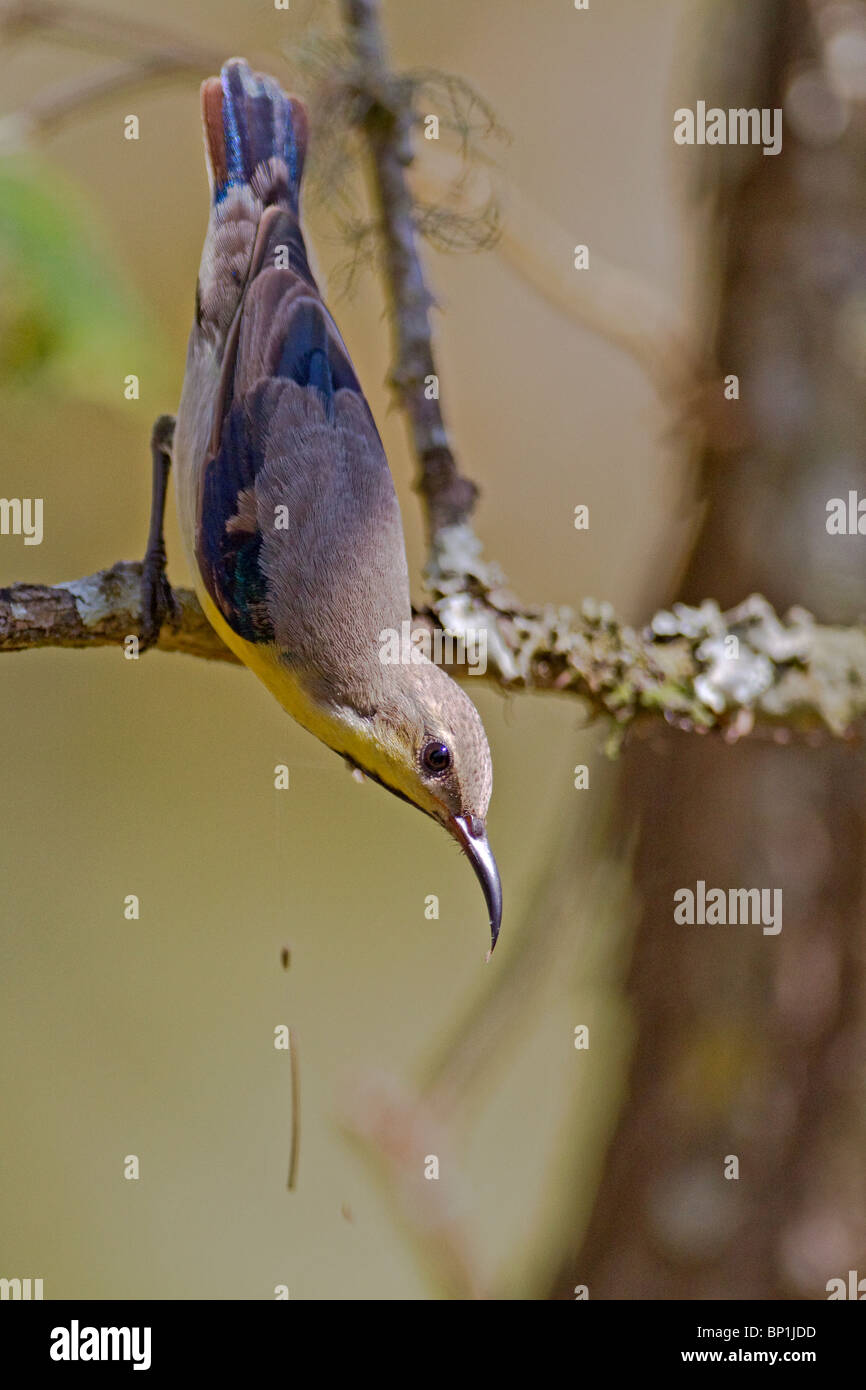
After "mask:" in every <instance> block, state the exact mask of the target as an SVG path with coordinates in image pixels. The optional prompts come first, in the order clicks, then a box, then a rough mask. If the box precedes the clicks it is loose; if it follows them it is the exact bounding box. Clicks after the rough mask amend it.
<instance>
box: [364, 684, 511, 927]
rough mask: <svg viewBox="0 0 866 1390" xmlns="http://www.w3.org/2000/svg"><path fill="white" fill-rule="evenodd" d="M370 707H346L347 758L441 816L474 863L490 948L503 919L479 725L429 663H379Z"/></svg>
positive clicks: (463, 698)
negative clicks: (380, 674)
mask: <svg viewBox="0 0 866 1390" xmlns="http://www.w3.org/2000/svg"><path fill="white" fill-rule="evenodd" d="M383 672H384V673H385V674H384V676H383V680H382V684H381V688H380V692H379V698H377V701H376V704H375V707H374V708H373V709H368V710H365V711H364V712H363V713H359V712H358V711H357V710H345V709H344V711H343V714H344V721H345V724H346V725H348V730H347V731H348V732H350V746H349V747H347V748H343V749H342V750H341V751H343V752H344V753H345V755H346V757H347V758H348V759H349V761H350V762H352V763H353V764H355V766H357V767H359V768H360V769H361V771H362V772H363V773H365V774H366V775H367V776H368V777H371V778H373V780H374V781H377V782H379V783H381V785H382V786H384V787H387V789H388V791H391V792H393V793H394V794H395V795H396V796H400V797H402V798H403V799H404V800H405V801H410V802H411V803H412V805H413V806H417V807H418V809H419V810H421V811H424V812H425V813H426V814H427V815H428V816H432V817H433V818H434V820H437V821H439V823H440V825H442V826H444V827H445V829H446V830H447V831H448V833H449V834H450V835H452V836H453V838H454V839H455V840H456V841H457V843H458V844H459V845H460V847H461V849H462V850H463V852H464V853H465V855H466V857H467V858H468V859H469V861H470V863H471V864H472V867H473V869H474V870H475V873H476V875H477V877H478V880H479V882H480V884H481V887H482V889H483V892H484V900H485V902H486V904H487V910H488V913H489V916H490V935H491V946H490V950H491V951H492V950H493V947H494V946H495V945H496V940H497V937H498V936H499V926H500V922H501V919H502V887H501V884H500V880H499V870H498V868H497V866H496V860H495V859H494V857H493V854H492V851H491V849H490V845H489V844H488V842H487V831H486V817H487V807H488V804H489V802H490V793H491V792H492V790H493V764H492V761H491V757H490V748H489V746H488V743H487V736H486V734H485V732H484V725H483V724H482V723H481V718H480V716H479V714H478V711H477V710H476V708H475V706H474V705H473V703H472V701H471V700H470V699H469V697H468V696H467V695H466V694H465V693H464V692H463V690H461V688H460V686H459V685H457V683H456V681H453V680H452V679H451V677H450V676H448V675H446V673H445V672H444V671H443V670H442V669H441V668H440V667H439V666H436V665H434V664H433V663H432V662H430V661H428V660H426V659H422V660H420V661H413V662H412V663H411V664H410V663H406V664H402V663H401V664H395V665H393V666H387V667H384V668H383Z"/></svg>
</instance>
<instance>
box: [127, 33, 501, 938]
mask: <svg viewBox="0 0 866 1390" xmlns="http://www.w3.org/2000/svg"><path fill="white" fill-rule="evenodd" d="M201 100H202V122H203V132H204V145H205V155H206V164H207V170H208V176H209V183H210V193H211V206H210V213H209V220H208V227H207V234H206V237H205V241H204V248H203V251H202V257H201V264H200V269H199V275H198V282H197V286H196V295H195V317H194V322H193V325H192V329H191V332H190V337H189V345H188V350H187V358H186V371H185V375H184V381H183V387H182V392H181V398H180V404H179V407H178V411H177V416H176V420H173V419H172V417H171V416H163V417H161V420H160V421H157V424H156V426H155V427H154V435H153V438H152V441H151V444H152V451H153V461H154V496H153V510H152V515H151V532H150V538H149V542H148V551H147V556H146V558H145V563H144V567H143V578H142V610H143V619H142V639H143V641H144V642H146V643H152V641H153V640H155V635H158V632H159V627H160V625H161V622H162V621H163V620H164V618H165V616H166V613H167V611H169V610H170V609H171V607H172V604H173V600H172V597H171V590H170V587H169V586H168V584H167V581H166V579H165V574H164V567H165V546H164V542H163V538H162V511H163V510H164V506H165V493H166V486H167V477H168V472H169V469H170V468H173V469H174V477H175V492H176V500H177V509H178V517H179V523H180V530H181V534H182V537H183V544H184V549H185V552H186V557H187V560H188V562H189V565H190V569H191V572H192V574H193V577H194V583H195V588H196V593H197V595H198V598H199V601H200V603H201V605H202V608H203V609H204V612H205V614H206V616H207V618H208V619H209V621H210V623H211V624H212V625H213V627H214V628H215V629H216V631H217V633H218V634H219V635H220V637H221V638H222V639H223V641H224V642H225V643H226V645H227V646H228V647H229V648H230V649H231V650H232V651H233V652H234V653H235V655H236V656H238V657H239V658H240V660H241V661H242V662H243V663H244V664H245V665H246V666H247V667H249V669H250V670H251V671H253V672H254V674H255V675H256V676H258V678H259V679H260V680H261V681H262V682H263V683H264V685H265V686H266V687H267V689H268V690H269V691H270V692H271V694H272V695H274V696H275V697H276V699H277V700H278V701H279V703H280V704H281V705H282V707H283V708H284V709H285V710H286V711H287V713H288V714H289V715H291V716H292V717H293V718H294V719H295V720H296V721H297V722H298V723H299V724H300V725H302V726H303V727H304V728H305V729H307V730H308V731H309V732H310V733H312V734H313V735H315V736H316V737H317V738H319V739H320V740H321V741H322V742H323V743H325V744H326V745H327V746H328V747H329V748H331V749H333V750H334V752H336V753H338V754H339V755H341V756H342V757H343V758H344V759H345V760H346V761H347V762H348V763H349V765H350V766H351V767H352V768H353V769H355V770H356V771H359V772H360V774H362V775H363V776H364V777H365V778H370V779H371V780H372V781H374V782H376V783H379V784H381V785H382V786H383V787H385V788H386V789H387V790H388V791H389V792H392V793H393V794H394V795H395V796H397V797H400V798H402V799H403V800H404V801H407V802H409V803H410V804H411V805H413V806H416V807H417V808H418V809H419V810H421V811H423V812H424V813H425V814H426V815H428V816H430V817H432V818H433V819H434V820H436V821H438V822H439V824H440V825H441V826H443V827H444V828H445V829H446V830H447V831H448V833H449V834H450V835H451V836H452V837H453V839H454V840H456V842H457V844H458V845H459V846H460V848H461V850H462V851H463V853H464V854H465V855H466V857H467V858H468V859H469V861H470V863H471V864H472V867H473V869H474V871H475V874H476V876H477V878H478V880H479V882H480V884H481V888H482V890H483V893H484V898H485V903H486V907H487V912H488V916H489V922H490V937H491V944H490V949H489V951H488V959H489V957H490V954H491V953H492V951H493V949H494V947H495V945H496V941H497V938H498V936H499V929H500V923H501V919H502V888H501V882H500V876H499V870H498V868H497V864H496V860H495V858H494V856H493V853H492V851H491V849H490V844H489V841H488V837H487V831H486V819H487V811H488V805H489V802H490V796H491V792H492V788H493V767H492V760H491V755H490V748H489V744H488V741H487V737H486V734H485V731H484V726H483V724H482V721H481V718H480V716H479V714H478V711H477V710H476V708H475V706H474V704H473V703H472V701H471V700H470V699H469V697H468V695H467V694H466V693H465V691H464V690H462V689H461V687H460V686H459V685H458V684H457V683H456V682H455V681H454V680H453V679H452V678H451V677H450V676H449V675H448V674H447V672H445V671H444V670H443V669H442V668H441V666H438V665H436V664H435V663H434V662H433V661H431V660H429V659H428V657H427V656H426V654H425V653H424V652H423V650H422V649H420V648H419V647H413V648H412V659H411V660H409V661H407V662H404V661H385V660H383V659H382V654H383V640H382V639H383V637H384V636H385V635H386V634H388V633H393V632H397V633H400V632H404V631H406V630H407V629H405V628H404V627H403V626H402V625H403V624H404V623H406V622H407V621H409V620H411V602H410V596H409V573H408V565H407V560H406V547H405V541H404V537H403V527H402V521H401V515H400V507H399V503H398V500H397V494H396V491H395V487H394V482H393V478H392V476H391V472H390V469H389V466H388V462H387V459H386V456H385V451H384V447H383V445H382V441H381V439H380V436H379V432H378V430H377V428H376V424H375V421H374V419H373V414H372V412H371V410H370V407H369V405H368V403H367V399H366V397H365V395H364V391H363V389H362V387H361V384H360V382H359V380H358V376H357V374H356V372H355V369H354V367H353V365H352V361H351V358H350V357H349V353H348V350H347V348H346V345H345V343H344V342H343V339H342V337H341V336H340V333H339V330H338V329H337V326H336V324H335V322H334V319H333V318H332V316H331V314H330V312H329V311H328V309H327V308H326V306H325V303H324V301H323V299H322V296H321V294H320V292H319V288H318V285H317V283H316V280H315V278H314V275H313V272H312V271H311V269H310V264H309V260H308V256H307V249H306V244H305V241H304V236H303V232H302V230H301V222H300V190H301V179H302V174H303V168H304V158H305V154H306V149H307V141H308V116H307V112H306V109H305V107H304V105H303V103H302V102H301V101H300V100H299V99H298V98H297V97H291V96H287V95H286V94H285V93H284V92H283V90H282V88H281V87H280V85H279V83H278V82H277V81H276V80H275V79H274V78H272V77H269V76H267V75H264V74H261V73H256V72H253V71H252V70H251V68H250V66H249V64H248V63H247V62H246V61H245V60H244V59H242V58H232V59H230V60H229V61H228V62H226V63H225V64H224V66H223V68H222V70H221V73H220V76H219V77H211V78H208V79H207V80H206V81H205V82H204V83H203V84H202V87H201Z"/></svg>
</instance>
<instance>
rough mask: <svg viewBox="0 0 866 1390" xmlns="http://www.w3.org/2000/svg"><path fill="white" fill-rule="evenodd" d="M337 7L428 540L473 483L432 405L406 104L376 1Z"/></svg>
mask: <svg viewBox="0 0 866 1390" xmlns="http://www.w3.org/2000/svg"><path fill="white" fill-rule="evenodd" d="M343 12H344V14H345V17H346V23H347V25H348V27H349V32H350V35H351V39H352V47H353V51H354V55H355V61H356V71H355V84H354V85H355V96H356V99H357V105H356V122H357V124H358V126H359V127H360V129H361V130H362V131H363V133H364V136H365V139H366V143H367V149H368V151H369V154H370V160H371V165H372V174H373V178H372V182H373V189H374V192H375V196H376V201H377V204H378V208H379V216H380V231H381V236H382V243H383V247H384V260H385V281H386V284H387V287H388V292H389V295H390V301H391V324H392V330H393V333H394V363H393V366H392V369H391V384H392V385H393V387H394V390H395V391H396V393H397V398H398V400H399V402H400V405H401V406H402V408H403V410H404V411H405V413H406V417H407V419H408V421H409V427H410V430H411V435H412V447H413V449H414V452H415V456H416V458H417V460H418V463H419V466H420V478H419V481H418V490H419V492H420V493H421V496H422V498H423V501H424V507H425V512H426V516H427V523H428V531H429V538H430V542H431V544H432V545H435V544H436V541H437V537H438V536H439V534H440V532H442V531H443V530H445V529H446V528H449V527H453V526H458V525H460V524H461V523H465V522H466V521H467V519H468V517H469V516H470V514H471V512H472V509H473V507H474V505H475V499H476V496H477V488H476V487H475V484H474V483H471V482H470V481H469V479H468V478H464V477H463V476H462V474H461V473H460V470H459V468H458V466H457V461H456V459H455V457H454V451H453V449H452V447H451V442H450V439H449V436H448V431H447V429H446V426H445V421H444V418H443V415H442V409H441V406H440V404H439V385H438V383H439V377H438V373H437V371H436V364H435V362H434V359H433V343H432V331H431V327H430V307H431V305H432V303H433V297H432V295H431V294H430V291H429V289H428V288H427V284H426V281H425V279H424V271H423V269H422V266H421V260H420V257H419V255H418V247H417V240H416V229H415V214H414V205H413V202H412V194H411V192H410V190H409V185H408V182H407V179H406V169H407V167H408V165H409V164H410V163H411V162H412V146H411V138H410V136H411V124H412V119H411V110H409V109H408V107H407V103H406V101H405V94H404V91H403V88H402V86H401V83H400V80H399V78H397V77H395V76H394V73H393V71H392V69H391V68H390V67H389V65H388V62H387V58H386V54H385V43H384V38H383V36H382V29H381V25H380V23H379V5H378V3H377V0H343Z"/></svg>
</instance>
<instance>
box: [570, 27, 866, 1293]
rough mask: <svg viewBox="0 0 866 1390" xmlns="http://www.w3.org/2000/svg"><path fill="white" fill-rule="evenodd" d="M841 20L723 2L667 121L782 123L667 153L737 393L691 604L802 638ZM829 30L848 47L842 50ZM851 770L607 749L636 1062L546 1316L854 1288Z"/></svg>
mask: <svg viewBox="0 0 866 1390" xmlns="http://www.w3.org/2000/svg"><path fill="white" fill-rule="evenodd" d="M863 9H864V7H863V6H862V5H857V6H847V7H839V6H836V7H835V8H834V15H835V18H834V17H833V16H831V14H830V11H829V8H828V7H826V6H822V5H821V4H819V3H817V0H816V3H807V0H759V3H756V2H755V0H750V3H746V4H741V3H738V2H735V3H730V0H728V3H726V4H725V5H723V6H722V11H723V12H724V19H725V24H726V29H725V32H724V33H723V34H721V35H718V36H716V39H717V42H716V43H715V46H714V50H713V52H714V57H713V64H714V70H713V71H711V72H709V73H706V74H704V75H703V78H702V79H700V78H698V79H695V80H693V81H691V82H690V83H688V86H687V90H688V92H689V94H688V95H686V94H685V92H684V91H683V88H682V87H680V88H679V89H678V91H677V93H675V100H674V101H673V103H672V107H673V106H676V105H679V104H683V105H691V107H692V108H694V106H695V102H696V100H697V99H698V98H701V99H705V100H706V101H707V106H708V107H709V106H713V105H718V106H720V107H723V108H725V109H728V108H729V107H742V106H746V107H751V106H757V107H770V108H776V107H783V108H784V113H785V114H784V122H785V125H784V142H783V150H782V153H781V154H780V155H778V156H775V157H771V156H764V155H763V153H762V150H761V147H760V146H758V147H727V148H723V147H706V148H703V149H695V150H691V151H681V150H679V149H676V148H675V147H674V148H675V153H676V155H677V157H678V156H679V155H680V154H681V153H682V154H683V155H685V157H686V158H689V159H691V160H692V161H693V163H694V164H695V165H696V166H697V165H698V164H700V168H701V170H702V171H705V170H707V169H713V170H715V171H716V174H717V176H718V177H717V182H716V184H715V189H714V196H715V211H716V220H715V222H714V226H715V228H716V232H715V237H716V241H715V245H714V246H712V247H711V248H710V259H711V261H712V264H710V265H708V267H707V273H708V276H711V275H715V276H716V278H717V280H718V293H719V302H718V313H717V315H716V324H717V326H716V330H715V355H716V358H717V361H718V364H719V367H720V369H721V373H722V374H723V375H725V374H727V373H736V374H737V375H738V376H739V381H740V395H741V399H740V401H739V403H734V402H726V401H724V399H723V394H722V386H721V384H719V386H718V388H717V392H716V395H717V398H718V399H717V403H716V404H715V405H714V407H713V410H712V412H711V417H712V418H711V426H710V427H711V430H712V433H711V436H710V444H709V445H708V447H707V449H706V451H705V457H704V469H703V473H704V484H705V492H706V497H707V503H708V506H707V511H706V515H705V520H704V524H703V528H702V532H701V535H700V538H699V541H698V543H697V547H696V550H695V554H694V557H693V560H692V563H691V566H690V569H689V571H688V573H687V575H686V578H685V580H684V582H683V585H682V588H681V592H680V595H679V597H680V598H682V599H684V600H685V601H687V602H696V601H699V600H700V599H701V598H702V597H704V596H705V595H713V596H714V597H716V598H717V599H719V601H720V602H721V603H722V606H723V607H724V606H727V605H730V604H733V603H735V602H736V601H738V600H740V599H742V598H743V597H745V596H746V595H747V594H748V593H750V592H752V591H754V590H758V591H759V592H763V593H764V594H765V595H766V596H767V597H768V598H769V599H770V600H771V601H772V602H774V603H775V604H777V605H781V606H782V607H783V608H784V607H785V606H786V605H790V604H791V603H794V602H800V603H803V604H805V605H806V606H807V607H809V608H811V610H812V611H813V612H815V613H816V614H817V615H819V616H820V617H821V618H822V619H825V620H835V621H840V622H850V621H852V620H855V619H857V618H859V617H862V616H863V613H864V610H866V601H864V592H866V591H864V583H863V581H864V574H866V537H840V536H829V535H828V534H827V531H826V526H825V522H826V510H825V509H826V504H827V501H828V499H830V498H832V497H843V498H847V496H848V492H849V489H857V488H859V490H860V494H861V496H862V495H866V467H864V463H866V459H864V454H866V447H864V439H866V432H864V426H866V398H864V376H866V370H864V369H866V120H864V105H863V101H862V93H863V90H864V89H863V87H862V86H861V88H860V91H861V100H860V101H859V102H857V101H856V100H852V101H850V102H848V101H846V100H845V99H844V98H843V97H840V94H839V77H838V71H835V72H834V69H833V68H831V67H830V66H829V64H830V62H831V60H832V61H836V62H838V60H839V56H840V55H841V56H842V58H843V59H844V57H845V54H846V51H847V52H848V53H852V54H856V52H857V49H856V47H852V46H851V44H853V43H854V41H855V40H856V36H857V32H859V34H860V36H861V40H862V34H863V32H864V30H863V28H862V27H861V28H860V29H859V31H858V30H856V24H855V21H856V20H857V19H858V18H859V22H860V25H861V26H862V25H863V24H866V14H864V13H863ZM858 12H859V15H858ZM822 16H823V18H822ZM831 19H832V20H833V22H834V23H836V24H837V25H839V26H843V24H848V25H849V26H850V30H849V35H848V39H849V41H850V42H849V46H848V49H847V50H846V47H845V43H846V39H845V35H844V34H843V33H842V29H841V28H839V29H838V30H837V31H835V32H836V38H835V39H834V38H833V32H832V31H831V30H830V29H829V28H828V27H827V25H828V24H829V22H830V21H831ZM816 20H817V21H818V22H816ZM822 25H823V29H822ZM860 52H861V54H862V47H861V49H860ZM860 61H861V62H862V58H861V60H860ZM862 79H863V72H862V71H861V72H860V80H861V82H862ZM846 121H847V124H846ZM843 125H844V128H842V127H843ZM714 177H715V175H714ZM723 431H724V433H723ZM864 771H866V769H864V757H863V754H862V753H861V752H860V751H859V749H856V748H854V747H851V748H846V747H835V748H834V747H831V746H815V747H813V746H804V747H801V748H798V749H793V748H790V747H789V748H786V749H781V748H777V747H775V746H774V745H772V744H763V745H762V744H758V743H752V742H751V741H750V740H748V739H747V740H745V741H743V742H741V743H739V744H737V745H736V746H733V747H732V746H725V745H722V744H721V743H720V742H719V741H718V740H717V739H716V738H715V737H712V738H705V739H699V738H695V737H694V736H693V735H689V736H685V735H682V734H677V733H676V732H675V731H673V730H671V731H670V732H667V733H664V734H662V735H660V736H655V737H654V740H653V742H652V743H650V742H646V743H641V744H637V745H634V746H632V747H631V748H630V749H629V750H628V751H627V753H626V755H625V757H624V760H623V768H622V786H621V803H622V811H623V820H624V822H626V823H627V822H628V821H629V820H630V818H631V817H633V816H635V817H637V823H638V826H639V839H638V850H637V860H636V874H637V890H638V894H639V899H640V904H641V908H640V924H639V930H638V935H637V941H636V949H635V955H634V959H633V963H632V968H631V973H630V979H629V990H630V995H631V999H632V1003H633V1007H634V1010H635V1014H636V1022H637V1025H638V1041H637V1044H636V1051H635V1055H634V1060H633V1067H632V1073H631V1077H630V1087H629V1095H628V1098H627V1100H626V1103H625V1107H624V1110H623V1113H622V1116H621V1119H620V1123H619V1125H618V1129H617V1131H616V1133H615V1136H614V1138H613V1142H612V1145H611V1147H610V1151H609V1154H608V1159H607V1162H606V1164H605V1168H604V1175H603V1179H602V1182H601V1185H600V1189H599V1192H598V1196H597V1200H596V1205H595V1209H594V1213H593V1216H592V1218H591V1221H590V1224H589V1227H588V1229H587V1231H586V1233H585V1236H584V1241H583V1245H582V1248H581V1249H580V1250H579V1251H577V1252H575V1251H572V1252H570V1254H569V1255H568V1257H567V1259H566V1261H565V1263H564V1266H563V1269H562V1270H561V1274H560V1278H559V1280H558V1281H557V1285H556V1288H555V1290H554V1296H555V1297H563V1298H570V1297H573V1296H574V1295H573V1288H574V1286H575V1285H579V1284H585V1285H587V1286H588V1290H589V1296H590V1298H627V1299H653V1298H655V1299H667V1298H698V1299H700V1298H722V1299H728V1298H756V1299H770V1298H789V1297H807V1298H808V1297H817V1298H824V1297H826V1292H825V1286H826V1282H827V1280H828V1279H830V1278H834V1277H841V1278H847V1272H848V1270H849V1269H858V1270H859V1272H860V1274H861V1276H862V1275H864V1274H866V1238H864V1237H866V1180H864V1173H866V1118H864V1112H866V1102H864V1062H866V1045H864V1042H866V1000H864V954H866V948H864V934H866V905H864V870H863V857H864V821H866V812H864V788H866V777H864ZM699 879H703V880H704V881H705V883H706V885H707V889H709V888H711V887H719V888H723V889H726V890H727V889H729V888H735V887H742V888H753V887H765V888H781V889H782V890H783V914H784V915H783V927H782V931H781V932H780V934H779V935H776V936H773V935H764V934H763V933H762V930H761V927H760V926H750V925H737V926H730V925H729V926H712V925H707V926H697V925H695V926H678V925H675V923H674V919H673V912H674V898H673V895H674V892H675V890H676V889H678V888H683V887H690V888H692V889H693V890H694V888H695V885H696V883H697V881H698V880H699ZM728 1155H735V1156H736V1157H737V1159H738V1160H739V1179H738V1180H728V1179H726V1178H725V1176H724V1172H725V1163H726V1157H727V1156H728Z"/></svg>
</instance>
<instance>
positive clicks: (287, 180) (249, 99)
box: [202, 58, 307, 211]
mask: <svg viewBox="0 0 866 1390" xmlns="http://www.w3.org/2000/svg"><path fill="white" fill-rule="evenodd" d="M202 118H203V121H204V131H205V144H206V147H207V154H208V166H209V170H210V180H211V189H212V193H213V200H214V203H221V202H222V200H223V199H224V198H225V197H226V194H227V193H228V191H229V189H230V188H233V187H237V186H239V185H249V186H251V187H252V188H253V189H254V191H255V193H256V195H257V197H258V198H260V199H261V201H262V203H263V204H264V206H265V207H270V206H272V205H274V204H287V205H288V206H289V207H291V208H292V209H294V210H295V211H297V209H298V203H299V198H300V185H301V175H302V173H303V167H304V156H305V154H306V149H307V113H306V111H305V109H304V106H303V103H302V102H300V101H298V99H297V98H296V97H287V96H286V94H285V93H284V92H283V90H282V89H281V87H280V86H279V83H277V82H276V81H275V80H274V79H273V78H272V77H267V76H264V75H262V74H260V73H254V72H253V71H252V70H251V68H250V66H249V64H248V63H246V62H245V61H244V60H243V59H242V58H231V59H230V60H229V61H228V62H227V63H226V64H225V65H224V67H223V69H222V72H221V74H220V76H219V77H211V78H208V80H207V81H206V82H205V83H204V84H203V86H202Z"/></svg>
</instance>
